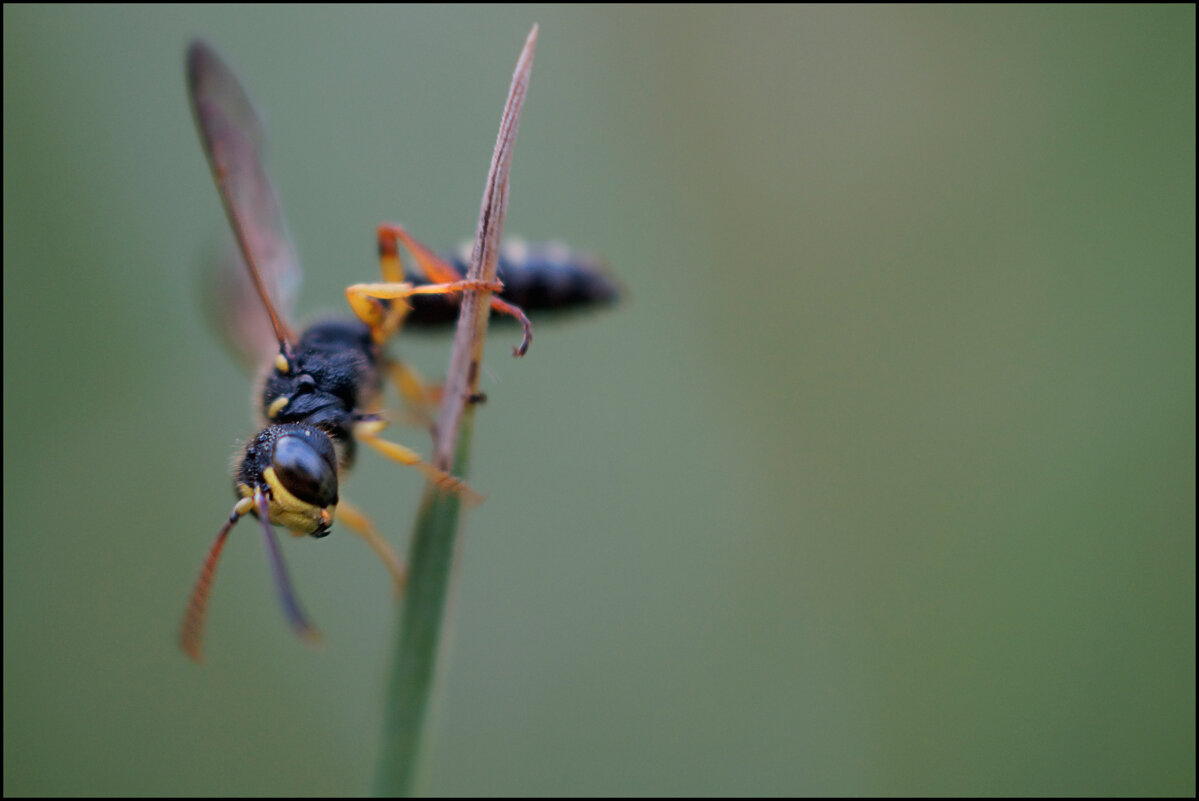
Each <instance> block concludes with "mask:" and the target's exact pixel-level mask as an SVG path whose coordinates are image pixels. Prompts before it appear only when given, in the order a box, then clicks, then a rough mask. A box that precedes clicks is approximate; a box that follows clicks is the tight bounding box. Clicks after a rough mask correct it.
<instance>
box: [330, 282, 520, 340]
mask: <svg viewBox="0 0 1199 801" xmlns="http://www.w3.org/2000/svg"><path fill="white" fill-rule="evenodd" d="M503 288H504V285H503V284H501V283H500V282H499V281H453V282H450V283H446V284H423V285H421V286H415V285H413V284H410V283H408V282H400V283H398V284H390V283H388V284H354V285H353V286H350V287H346V300H348V301H349V302H350V308H351V309H353V311H354V314H356V315H358V319H360V320H362V322H364V323H366V324H367V325H369V326H370V327H371V331H372V333H373V334H374V337H375V341H376V342H379V343H382V342H386V341H387V340H388V339H389V338H390V337H391V336H392V334H394V333H395V332H396V330H397V329H399V327H400V324H401V323H402V322H403V320H404V315H405V314H407V312H408V307H407V305H406V304H405V303H403V300H404V298H409V297H412V296H413V295H452V294H454V293H457V292H465V291H467V290H470V289H485V290H488V291H491V292H498V291H500V290H501V289H503ZM381 300H398V301H401V302H400V303H392V304H390V306H389V305H388V304H386V303H380V302H379V301H381Z"/></svg>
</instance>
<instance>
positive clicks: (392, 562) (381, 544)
mask: <svg viewBox="0 0 1199 801" xmlns="http://www.w3.org/2000/svg"><path fill="white" fill-rule="evenodd" d="M337 519H338V520H340V521H341V522H342V523H343V524H345V525H347V526H349V527H350V528H351V529H352V530H353V531H354V532H355V533H356V534H358V535H359V536H360V537H362V539H364V540H366V544H367V545H369V546H370V549H371V550H372V551H374V552H375V555H376V556H378V557H379V558H380V559H382V560H383V564H385V565H386V566H387V570H388V571H389V572H390V573H391V577H392V579H393V580H394V581H395V585H396V593H397V594H403V592H404V587H405V585H406V584H407V583H408V568H406V567H405V566H404V563H403V562H402V561H400V557H399V556H397V555H396V552H395V551H394V550H393V549H392V547H391V545H389V544H388V542H387V540H385V539H384V538H383V535H382V534H380V533H379V531H378V529H376V528H375V524H374V523H373V522H372V521H371V519H370V518H369V517H367V516H366V515H364V514H363V513H362V512H360V511H359V510H358V508H357V507H356V506H354V505H353V504H351V503H350V502H349V501H347V500H346V499H345V498H342V499H341V501H340V502H339V503H338V504H337Z"/></svg>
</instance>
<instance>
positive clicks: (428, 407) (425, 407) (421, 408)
mask: <svg viewBox="0 0 1199 801" xmlns="http://www.w3.org/2000/svg"><path fill="white" fill-rule="evenodd" d="M384 369H385V370H387V373H388V375H390V376H391V380H392V382H393V383H394V384H395V385H396V390H397V391H398V392H399V393H400V397H401V398H402V399H403V400H404V406H405V407H406V414H407V416H408V419H407V420H406V422H408V423H411V424H412V425H417V426H423V427H425V428H428V427H430V426H432V425H433V411H434V409H435V408H436V406H437V404H438V403H439V402H440V401H441V385H439V384H430V383H429V382H427V381H425V379H424V378H422V377H421V375H420V373H418V372H417V371H416V369H415V368H413V367H409V366H408V365H406V364H404V363H403V362H397V361H393V360H388V361H387V362H386V363H385V364H384Z"/></svg>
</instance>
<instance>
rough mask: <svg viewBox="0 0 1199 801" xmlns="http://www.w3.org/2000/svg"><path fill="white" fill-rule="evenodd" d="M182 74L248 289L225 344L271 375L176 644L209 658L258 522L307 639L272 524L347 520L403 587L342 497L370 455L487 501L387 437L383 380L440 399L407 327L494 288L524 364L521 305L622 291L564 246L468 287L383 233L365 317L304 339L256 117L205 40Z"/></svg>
mask: <svg viewBox="0 0 1199 801" xmlns="http://www.w3.org/2000/svg"><path fill="white" fill-rule="evenodd" d="M186 73H187V89H188V97H189V99H190V102H191V108H192V113H193V116H194V119H195V123H196V128H197V131H198V133H199V136H200V141H201V145H202V147H203V150H204V152H205V154H206V156H207V159H208V163H209V167H210V169H211V172H212V175H213V178H214V180H215V183H216V187H217V191H218V194H219V195H220V198H221V203H222V205H223V207H224V209H225V213H226V216H227V217H228V220H229V224H230V227H231V228H232V231H233V234H234V239H235V240H236V243H237V248H238V251H239V256H240V258H239V260H240V261H241V262H242V264H244V270H241V275H242V278H240V279H237V280H236V281H235V283H234V284H231V285H230V286H229V287H226V288H225V290H223V291H224V293H225V296H226V299H227V303H226V305H227V306H228V307H229V309H228V311H229V312H230V313H229V314H226V315H225V316H224V317H223V322H222V326H223V328H224V329H225V330H224V331H223V333H224V334H225V335H226V338H227V339H228V340H230V342H231V343H232V344H233V345H234V349H235V351H237V352H238V353H239V355H241V356H242V360H243V361H246V362H251V361H255V360H257V361H264V362H265V365H264V366H263V368H262V376H261V379H260V381H261V390H260V391H259V392H258V393H257V397H258V399H259V401H258V412H259V416H260V418H261V423H262V429H261V430H260V431H259V432H258V433H257V434H256V435H255V436H253V437H252V438H251V439H250V440H249V441H248V442H246V443H245V445H244V448H243V449H242V450H241V453H240V454H239V455H238V457H237V458H236V464H235V469H234V480H233V486H234V494H235V497H236V499H237V500H236V502H235V504H234V506H233V510H232V512H231V513H230V514H229V517H228V518H227V519H226V521H225V523H224V525H223V526H222V527H221V528H220V530H219V531H218V533H217V536H216V540H215V541H214V542H213V544H212V546H211V547H210V548H209V551H208V554H207V556H206V557H205V560H204V563H203V566H202V568H201V571H200V575H199V577H198V578H197V580H196V583H195V585H194V587H193V590H192V594H191V598H190V600H189V602H188V606H187V611H186V614H185V617H184V621H183V626H182V628H181V631H180V643H181V645H182V647H183V650H184V651H185V652H186V653H187V654H188V655H189V656H191V657H192V658H193V659H195V660H196V661H200V660H201V645H202V635H203V625H204V619H205V613H206V609H207V605H208V598H209V594H210V591H211V587H212V583H213V578H214V575H215V572H216V566H217V563H218V561H219V559H220V555H221V551H222V550H223V549H224V546H225V542H226V540H227V538H228V536H229V533H230V531H231V530H232V529H233V526H234V525H235V524H236V523H237V522H238V521H239V520H240V519H241V518H242V517H244V516H245V515H247V514H249V515H251V516H253V517H255V518H257V519H258V521H259V524H260V526H261V531H262V539H263V543H264V546H265V549H266V553H267V558H268V562H269V564H270V567H271V573H272V576H273V579H274V584H275V589H276V592H277V594H278V596H279V600H280V603H281V605H282V607H283V611H284V614H285V615H286V617H287V620H288V622H289V624H290V625H291V627H292V629H293V630H294V631H295V632H296V633H297V634H298V635H299V636H301V637H302V638H304V639H306V640H315V639H318V638H319V634H318V632H317V629H316V628H315V627H314V626H313V625H312V623H311V621H310V620H309V618H308V616H307V614H306V613H305V612H304V610H303V608H302V607H301V605H300V603H299V600H298V598H297V595H296V592H295V590H294V588H293V586H292V583H291V580H290V578H289V577H288V573H287V569H286V566H285V564H284V560H283V556H282V553H281V550H280V548H279V543H278V540H277V539H276V536H275V532H274V528H273V527H274V526H276V525H278V526H282V527H284V528H286V529H287V530H289V531H290V532H291V533H292V534H293V535H296V536H311V537H316V538H321V537H324V536H326V535H328V534H329V532H330V530H331V527H332V525H333V522H334V520H335V518H336V519H339V520H341V521H342V522H344V523H345V524H346V525H347V526H348V527H350V528H351V529H352V530H354V531H355V532H357V533H358V534H360V535H361V536H362V537H363V538H364V539H365V540H366V542H367V543H368V545H370V547H371V548H372V549H373V550H374V551H375V552H376V554H377V555H379V557H380V558H381V559H382V560H383V561H384V563H385V564H386V565H387V567H388V569H389V571H390V572H391V574H392V577H393V580H394V581H395V582H396V584H397V586H398V587H399V588H401V589H402V587H403V583H404V578H405V575H404V567H403V565H402V563H401V561H400V560H399V559H398V558H397V556H396V555H395V553H394V551H393V550H392V549H391V547H390V546H389V545H388V544H387V542H386V541H385V540H384V539H383V538H382V537H381V536H380V535H379V534H378V532H377V530H376V529H375V527H374V525H373V523H372V522H371V521H370V519H369V518H367V517H366V516H365V515H363V514H362V513H361V512H359V511H358V510H357V509H355V508H353V507H352V506H351V505H349V504H348V503H347V502H346V501H344V500H342V499H341V498H340V497H339V487H340V483H341V480H342V479H343V478H344V477H345V475H346V473H347V471H348V470H349V469H350V467H351V466H352V465H353V463H354V459H355V456H356V451H357V444H358V443H364V444H366V445H368V446H370V447H373V448H374V449H376V450H377V451H379V452H380V453H381V454H383V455H384V456H386V457H387V458H389V459H391V460H393V461H395V462H398V463H400V464H403V465H409V466H413V467H416V468H418V469H420V470H421V471H422V472H423V473H424V474H425V475H426V476H427V477H428V478H429V479H430V480H431V481H433V482H434V483H435V484H436V485H437V486H439V487H440V488H442V489H444V490H446V491H448V492H452V493H455V494H458V495H459V496H461V497H463V498H464V499H465V500H467V501H472V500H473V501H477V500H479V498H478V496H477V495H475V493H474V492H473V491H472V490H471V489H470V487H468V486H467V485H466V484H465V482H463V481H462V480H461V479H459V478H457V477H455V476H452V475H450V474H448V473H446V472H444V471H442V470H440V469H438V468H436V467H434V466H433V465H431V464H429V463H427V462H426V461H424V460H423V459H421V457H420V455H419V454H418V453H417V452H416V451H414V450H412V449H410V448H407V447H405V446H403V445H400V444H399V443H396V442H392V441H390V440H387V439H384V438H383V437H381V436H380V432H381V431H382V430H383V429H384V428H385V427H386V426H387V424H388V421H387V419H386V418H385V416H384V415H383V413H382V411H381V397H382V385H383V381H384V378H385V377H390V378H391V379H392V380H393V381H394V383H395V384H396V386H397V387H398V389H399V391H400V394H401V396H402V397H403V398H405V400H406V401H407V402H409V403H410V404H413V405H414V406H416V407H417V408H421V407H427V406H428V405H429V404H430V403H431V402H432V400H433V399H435V397H436V390H435V389H431V388H429V387H428V386H426V385H425V384H424V382H423V381H422V380H421V379H420V378H419V377H418V376H417V375H416V374H415V372H414V371H412V370H411V369H410V368H408V367H406V366H405V365H404V364H403V363H402V362H400V361H398V360H395V359H392V358H389V357H388V355H387V354H386V353H385V351H384V348H385V346H386V345H387V343H388V342H389V341H390V340H391V338H392V337H393V336H394V335H395V334H396V332H397V331H398V330H399V328H400V327H401V325H402V324H404V322H405V321H406V320H407V321H408V322H410V323H413V324H414V325H417V326H422V327H426V328H436V327H438V326H442V325H444V324H446V323H448V322H450V321H452V320H453V319H456V317H457V307H458V304H459V303H460V300H461V294H462V293H463V292H465V291H467V290H478V289H485V290H490V291H491V292H493V293H494V294H493V295H492V297H491V301H490V303H491V309H492V311H493V313H494V314H501V315H506V316H509V317H511V318H513V319H515V320H517V321H518V322H519V323H520V324H521V326H522V329H523V336H522V339H521V343H520V345H519V346H517V347H515V348H514V349H513V351H514V354H515V355H518V356H521V355H524V353H525V352H526V351H527V350H528V347H529V343H530V341H531V339H532V329H531V325H530V322H529V319H528V316H527V315H526V314H525V311H524V310H523V309H522V304H524V305H527V306H528V308H532V309H541V310H554V309H566V308H571V307H582V306H586V305H590V304H596V303H606V302H609V301H611V300H614V299H615V297H616V294H617V292H616V289H615V287H614V285H613V284H612V283H611V281H610V280H609V279H608V278H607V277H606V275H605V274H604V271H603V270H602V268H601V265H599V263H598V262H596V261H595V260H593V259H591V258H590V257H587V256H584V255H582V254H579V253H576V252H574V251H571V250H570V249H568V248H565V247H564V246H560V245H524V244H522V243H509V244H507V245H505V247H504V248H503V253H502V255H501V260H500V269H499V275H498V276H497V280H496V281H495V282H490V283H488V282H483V281H471V280H466V279H465V278H464V277H463V276H464V274H465V267H466V263H467V256H463V255H461V254H458V255H451V256H447V257H442V256H439V255H437V254H436V253H434V252H433V251H432V250H430V249H429V248H428V247H426V246H425V245H423V244H422V243H420V242H419V241H418V240H416V239H415V238H413V237H412V236H410V235H409V234H408V233H407V231H406V230H405V229H404V228H402V227H401V226H398V225H392V224H382V225H380V226H379V227H378V229H377V231H376V238H377V243H378V250H379V264H380V271H381V273H382V281H380V282H377V283H364V284H355V285H353V286H350V287H348V288H347V289H346V298H347V300H348V302H349V305H350V308H351V310H352V311H353V313H354V316H353V317H350V318H346V319H330V320H320V321H317V322H315V323H313V324H311V325H309V326H307V327H306V328H304V329H303V330H302V331H301V332H300V333H299V335H296V334H295V333H294V331H293V329H292V327H291V325H290V324H289V322H288V320H287V312H288V311H289V309H288V306H289V301H290V296H291V294H292V290H294V286H295V285H296V283H297V282H298V278H299V274H300V272H299V262H298V259H297V258H296V255H295V253H294V251H293V250H292V247H291V244H290V240H289V238H288V237H287V234H286V227H285V224H284V220H283V214H282V209H281V206H280V204H279V200H278V194H277V192H276V191H275V188H274V184H273V183H272V182H271V180H270V178H269V177H268V175H267V172H266V169H265V161H264V144H263V135H262V129H261V125H260V123H259V120H258V115H257V114H256V112H255V110H254V107H253V105H252V104H251V103H250V100H249V98H248V97H247V95H246V93H245V91H244V89H243V88H242V86H241V84H240V83H239V82H238V80H237V78H236V77H235V76H234V74H233V72H232V70H231V69H230V68H229V67H228V66H227V65H226V64H225V63H224V62H223V61H222V60H221V59H220V57H219V56H218V55H217V54H216V52H215V51H214V50H213V49H212V47H210V46H209V45H208V44H207V43H205V42H203V41H198V40H197V41H194V42H192V43H191V44H190V45H189V46H188V48H187V55H186ZM401 245H402V246H403V248H405V249H406V250H407V251H408V253H409V254H410V255H411V257H412V260H411V261H412V263H410V264H408V265H405V264H404V263H403V262H402V260H401V258H400V247H401ZM230 287H231V288H230ZM268 323H269V325H268Z"/></svg>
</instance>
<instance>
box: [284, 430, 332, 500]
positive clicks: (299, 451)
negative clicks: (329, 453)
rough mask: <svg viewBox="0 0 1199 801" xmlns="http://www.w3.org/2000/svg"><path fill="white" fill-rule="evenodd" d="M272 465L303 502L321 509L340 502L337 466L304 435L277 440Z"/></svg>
mask: <svg viewBox="0 0 1199 801" xmlns="http://www.w3.org/2000/svg"><path fill="white" fill-rule="evenodd" d="M271 466H272V467H274V468H275V475H277V476H278V477H279V481H280V482H281V483H282V484H283V486H284V487H285V488H286V489H287V491H288V492H290V493H291V494H292V495H295V496H296V497H297V498H299V499H300V500H301V501H304V502H305V503H311V504H313V505H315V506H320V507H322V508H324V507H326V506H333V505H334V504H336V503H337V468H335V467H334V466H333V465H332V464H331V463H330V462H329V461H328V460H326V459H325V458H324V457H323V456H322V455H321V454H319V453H317V451H316V449H315V448H313V447H312V444H311V443H310V442H308V441H307V440H305V439H304V438H303V437H299V436H294V435H288V436H284V437H280V438H279V439H278V440H276V441H275V452H274V455H273V458H272V459H271Z"/></svg>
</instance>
